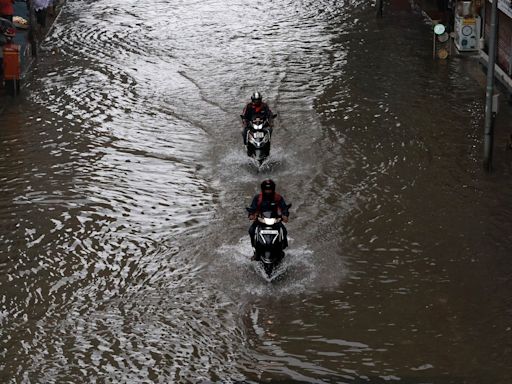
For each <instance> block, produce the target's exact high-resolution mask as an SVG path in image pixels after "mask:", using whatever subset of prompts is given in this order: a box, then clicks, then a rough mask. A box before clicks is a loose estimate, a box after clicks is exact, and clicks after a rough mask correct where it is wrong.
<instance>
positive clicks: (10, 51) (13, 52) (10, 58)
mask: <svg viewBox="0 0 512 384" xmlns="http://www.w3.org/2000/svg"><path fill="white" fill-rule="evenodd" d="M20 48H21V47H20V46H19V45H17V44H6V45H4V48H3V51H4V79H5V80H19V79H20V77H21V59H20Z"/></svg>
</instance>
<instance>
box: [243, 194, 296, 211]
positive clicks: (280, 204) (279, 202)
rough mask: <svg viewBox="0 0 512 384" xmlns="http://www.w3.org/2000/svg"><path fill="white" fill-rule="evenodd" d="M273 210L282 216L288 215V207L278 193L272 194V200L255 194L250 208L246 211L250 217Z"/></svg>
mask: <svg viewBox="0 0 512 384" xmlns="http://www.w3.org/2000/svg"><path fill="white" fill-rule="evenodd" d="M274 210H277V213H278V214H279V215H282V216H289V215H290V213H289V212H288V206H287V205H286V202H285V201H284V198H283V197H282V196H281V195H280V194H279V193H274V198H273V199H266V198H265V197H264V196H263V194H262V193H259V194H257V195H256V196H254V198H253V199H252V204H251V207H250V208H249V209H248V211H249V214H250V215H251V214H257V213H261V212H265V211H274Z"/></svg>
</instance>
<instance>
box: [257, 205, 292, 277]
mask: <svg viewBox="0 0 512 384" xmlns="http://www.w3.org/2000/svg"><path fill="white" fill-rule="evenodd" d="M290 206H291V204H290ZM257 221H258V226H257V227H256V232H255V239H254V247H255V256H256V260H259V261H260V262H261V264H262V267H263V269H264V271H265V273H266V274H267V276H268V277H269V278H270V277H271V276H272V273H273V271H274V270H275V269H276V268H277V267H278V266H279V264H280V263H281V261H282V260H283V257H284V255H285V253H284V244H285V238H284V233H283V225H282V224H281V217H280V216H278V215H277V213H276V212H272V211H267V212H262V213H261V214H260V215H259V216H258V218H257Z"/></svg>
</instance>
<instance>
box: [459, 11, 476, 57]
mask: <svg viewBox="0 0 512 384" xmlns="http://www.w3.org/2000/svg"><path fill="white" fill-rule="evenodd" d="M454 29H455V30H454V32H455V38H454V42H455V46H456V47H457V49H458V50H459V51H460V52H468V51H478V42H479V40H480V29H481V20H480V16H475V17H471V16H461V15H458V14H456V15H455V27H454Z"/></svg>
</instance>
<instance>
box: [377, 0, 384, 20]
mask: <svg viewBox="0 0 512 384" xmlns="http://www.w3.org/2000/svg"><path fill="white" fill-rule="evenodd" d="M376 6H377V17H382V13H383V12H382V9H383V8H384V0H377V4H376Z"/></svg>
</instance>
